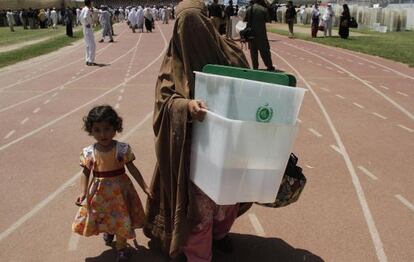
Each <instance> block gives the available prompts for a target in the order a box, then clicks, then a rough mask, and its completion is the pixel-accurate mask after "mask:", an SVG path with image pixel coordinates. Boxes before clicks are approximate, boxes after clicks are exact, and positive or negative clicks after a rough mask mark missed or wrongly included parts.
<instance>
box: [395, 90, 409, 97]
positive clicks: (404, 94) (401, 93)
mask: <svg viewBox="0 0 414 262" xmlns="http://www.w3.org/2000/svg"><path fill="white" fill-rule="evenodd" d="M397 94H399V95H402V96H408V94H406V93H403V92H400V91H398V92H397Z"/></svg>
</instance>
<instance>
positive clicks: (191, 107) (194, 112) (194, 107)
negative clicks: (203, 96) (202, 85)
mask: <svg viewBox="0 0 414 262" xmlns="http://www.w3.org/2000/svg"><path fill="white" fill-rule="evenodd" d="M187 107H188V112H189V113H190V115H191V118H192V119H196V120H198V121H200V122H202V121H203V120H204V116H205V115H206V113H207V106H206V104H205V103H204V102H203V101H200V100H191V101H190V102H189V103H188V106H187Z"/></svg>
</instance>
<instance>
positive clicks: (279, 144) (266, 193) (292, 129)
mask: <svg viewBox="0 0 414 262" xmlns="http://www.w3.org/2000/svg"><path fill="white" fill-rule="evenodd" d="M297 131H298V127H297V125H277V124H270V123H258V122H250V121H240V120H232V119H228V118H224V117H222V116H219V115H217V114H214V113H212V112H208V113H207V115H206V117H205V119H204V121H203V122H201V123H200V122H194V123H193V137H192V149H191V167H190V178H191V180H192V181H193V182H194V183H195V184H196V185H197V186H198V187H199V188H200V189H201V190H202V191H203V192H204V193H205V194H207V195H208V196H209V197H210V198H211V199H212V200H213V201H214V202H215V203H216V204H219V205H230V204H236V203H240V202H261V203H269V202H273V201H274V200H275V197H276V194H277V191H278V190H279V186H280V182H281V180H282V177H283V173H284V171H285V168H286V164H287V161H288V159H289V155H290V152H291V149H292V147H293V141H294V140H295V137H296V134H297Z"/></svg>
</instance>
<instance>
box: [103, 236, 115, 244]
mask: <svg viewBox="0 0 414 262" xmlns="http://www.w3.org/2000/svg"><path fill="white" fill-rule="evenodd" d="M103 240H104V241H105V245H107V246H112V242H113V241H114V235H113V234H109V233H103Z"/></svg>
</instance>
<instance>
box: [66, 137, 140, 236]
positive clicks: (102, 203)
mask: <svg viewBox="0 0 414 262" xmlns="http://www.w3.org/2000/svg"><path fill="white" fill-rule="evenodd" d="M134 159H135V156H134V154H133V153H132V151H131V147H130V146H129V145H128V144H126V143H121V142H116V146H114V147H113V148H112V150H110V151H108V152H100V151H98V150H96V149H95V144H93V145H90V146H88V147H86V148H84V149H83V151H82V152H81V156H80V165H81V166H82V167H86V168H88V169H89V170H93V171H94V172H95V174H97V176H100V175H99V174H106V175H108V174H109V177H96V176H94V177H92V179H93V180H92V182H91V184H90V187H89V190H88V192H89V194H88V195H87V197H86V204H85V205H84V206H82V207H80V208H79V211H78V213H77V214H76V217H75V221H74V223H73V225H72V229H73V231H74V232H76V233H78V234H80V235H83V236H91V235H98V234H99V233H103V232H107V233H110V234H116V235H118V236H119V237H123V238H126V239H133V238H135V232H134V229H136V228H141V227H143V225H144V220H145V214H144V209H143V208H142V204H141V200H140V199H139V196H138V193H137V191H136V190H135V188H134V186H133V184H132V182H131V180H130V179H129V177H128V176H127V175H126V174H125V169H124V166H125V164H126V163H128V162H131V161H133V160H134ZM123 169H124V170H123ZM111 172H112V173H111ZM114 173H115V174H117V175H116V176H111V174H114Z"/></svg>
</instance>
